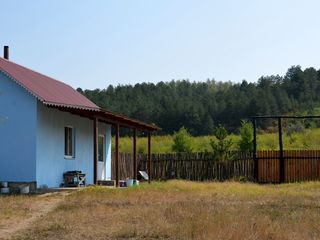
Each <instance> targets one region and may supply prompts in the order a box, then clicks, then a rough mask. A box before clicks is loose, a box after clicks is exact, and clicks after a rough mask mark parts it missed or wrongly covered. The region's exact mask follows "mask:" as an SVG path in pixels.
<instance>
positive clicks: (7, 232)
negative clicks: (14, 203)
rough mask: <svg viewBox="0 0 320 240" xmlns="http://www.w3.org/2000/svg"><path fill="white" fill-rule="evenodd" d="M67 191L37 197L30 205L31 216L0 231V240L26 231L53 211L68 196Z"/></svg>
mask: <svg viewBox="0 0 320 240" xmlns="http://www.w3.org/2000/svg"><path fill="white" fill-rule="evenodd" d="M69 194H70V192H69V191H63V192H51V193H46V194H42V195H39V196H37V197H36V198H37V199H36V201H34V203H33V204H32V205H31V208H32V210H33V211H32V215H31V216H30V217H28V218H24V219H20V221H19V220H18V221H17V220H15V223H11V224H8V225H7V226H5V227H3V228H1V229H0V239H1V240H5V239H10V238H11V237H13V236H15V235H16V234H18V233H19V232H21V231H23V230H25V229H28V228H29V227H30V226H31V225H32V223H33V222H35V221H36V220H38V219H39V218H41V217H44V216H45V215H46V214H48V213H49V212H51V211H52V210H54V209H55V208H56V207H57V206H58V205H59V204H60V203H61V202H63V200H64V198H65V197H66V196H67V195H69Z"/></svg>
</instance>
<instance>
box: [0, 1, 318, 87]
mask: <svg viewBox="0 0 320 240" xmlns="http://www.w3.org/2000/svg"><path fill="white" fill-rule="evenodd" d="M0 9H1V14H0V29H1V35H0V46H1V47H2V46H3V45H9V46H10V59H11V60H12V61H15V62H17V63H20V64H22V65H24V66H27V67H30V68H32V69H34V70H37V71H39V72H41V73H44V74H46V75H49V76H52V77H54V78H56V79H58V80H61V81H64V82H66V83H68V84H70V85H72V86H73V87H75V88H76V87H82V88H83V89H95V88H100V89H102V88H106V87H107V86H108V85H109V84H113V85H118V84H135V83H138V82H154V83H156V82H159V81H170V80H172V79H190V80H192V81H193V80H194V81H205V80H206V79H208V78H210V79H212V78H214V79H215V80H217V81H232V82H240V81H242V80H243V79H246V80H247V81H250V82H252V81H256V80H257V79H258V78H259V77H260V76H262V75H271V74H280V75H283V74H285V72H286V70H287V69H288V68H289V67H290V66H292V65H301V66H302V67H303V68H305V67H310V66H312V67H315V68H319V67H320V66H319V65H320V60H319V59H320V58H319V56H320V31H319V26H320V14H319V9H320V1H318V0H300V1H297V0H219V1H218V0H152V1H151V0H90V1H88V0H77V1H76V0H73V1H72V0H69V1H66V0H55V1H49V0H28V1H21V0H10V1H4V0H0ZM1 52H2V50H1Z"/></svg>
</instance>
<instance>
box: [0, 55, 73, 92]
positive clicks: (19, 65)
mask: <svg viewBox="0 0 320 240" xmlns="http://www.w3.org/2000/svg"><path fill="white" fill-rule="evenodd" d="M0 59H2V60H4V61H7V62H9V63H11V64H14V65H17V66H18V67H21V68H24V69H26V70H28V71H32V72H34V73H36V74H39V75H41V76H44V77H46V78H50V79H51V80H53V81H56V82H59V83H62V84H64V85H66V86H69V87H71V86H70V85H68V84H66V83H65V82H62V81H60V80H57V79H55V78H53V77H50V76H48V75H45V74H43V73H41V72H38V71H36V70H33V69H31V68H27V67H25V66H23V65H21V64H19V63H16V62H13V61H11V60H8V59H5V58H3V57H0ZM0 68H1V66H0ZM71 88H72V89H73V87H71Z"/></svg>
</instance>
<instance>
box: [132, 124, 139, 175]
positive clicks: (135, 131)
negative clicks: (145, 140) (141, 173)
mask: <svg viewBox="0 0 320 240" xmlns="http://www.w3.org/2000/svg"><path fill="white" fill-rule="evenodd" d="M137 175H138V165H137V129H136V128H134V129H133V179H137V178H138V176H137Z"/></svg>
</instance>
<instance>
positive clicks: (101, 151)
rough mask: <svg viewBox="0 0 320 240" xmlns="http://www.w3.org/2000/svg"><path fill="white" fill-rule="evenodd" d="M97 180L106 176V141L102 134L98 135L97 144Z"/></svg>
mask: <svg viewBox="0 0 320 240" xmlns="http://www.w3.org/2000/svg"><path fill="white" fill-rule="evenodd" d="M97 169H98V176H97V177H98V180H105V176H106V172H105V169H106V141H105V136H104V135H99V144H98V166H97Z"/></svg>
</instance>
